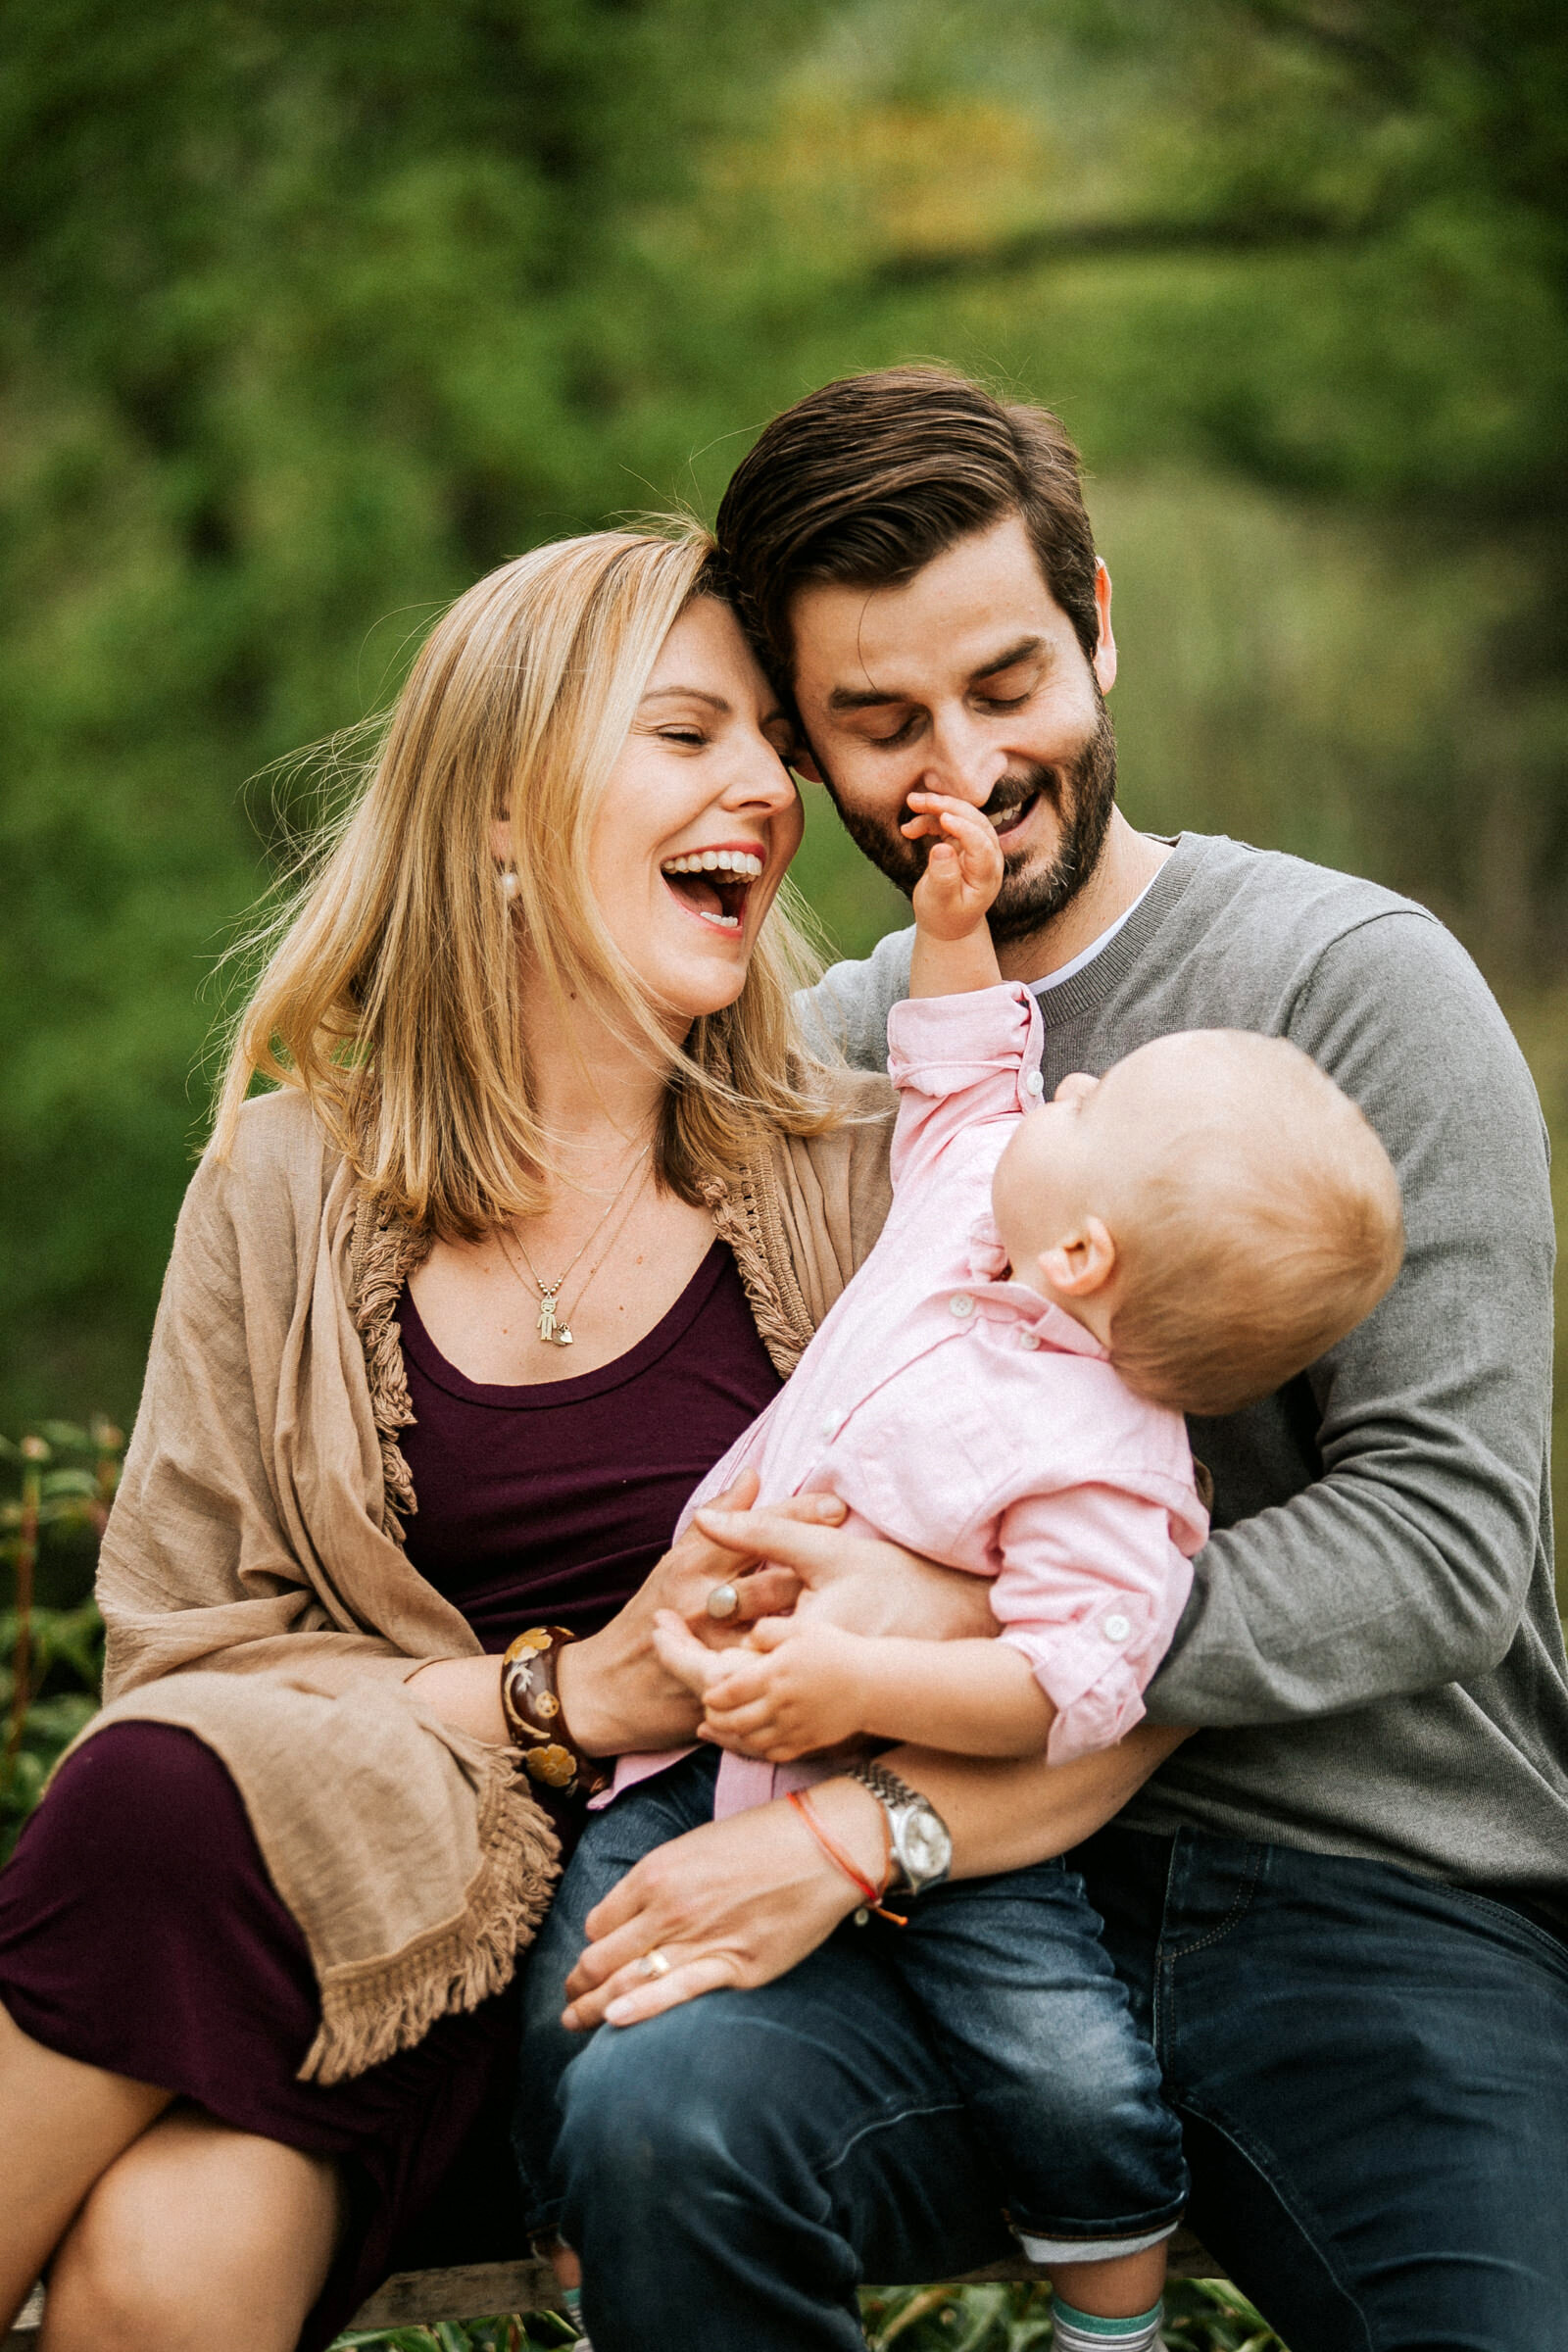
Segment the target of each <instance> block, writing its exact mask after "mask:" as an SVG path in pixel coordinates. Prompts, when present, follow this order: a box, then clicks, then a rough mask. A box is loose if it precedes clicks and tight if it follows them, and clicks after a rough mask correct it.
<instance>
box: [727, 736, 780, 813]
mask: <svg viewBox="0 0 1568 2352" xmlns="http://www.w3.org/2000/svg"><path fill="white" fill-rule="evenodd" d="M794 798H795V778H794V777H793V776H792V775H791V774H790V771H789V769H788V768H787V767H786V766H785V764H784V762H783V760H781V759H780V758H779V755H778V753H777V752H776V751H775V750H774V749H773V746H772V745H771V744H770V743H769V742H768V741H767V740H766V738H765V737H764V736H761V735H760V736H759V737H758V738H757V740H756V742H755V743H747V744H745V745H742V746H740V747H738V749H737V754H736V758H735V760H734V764H733V768H732V771H731V774H730V778H729V781H728V782H727V784H726V785H725V787H724V793H723V800H724V806H725V808H726V809H740V808H747V809H754V808H762V809H783V808H787V807H788V805H789V803H790V802H791V801H793V800H794Z"/></svg>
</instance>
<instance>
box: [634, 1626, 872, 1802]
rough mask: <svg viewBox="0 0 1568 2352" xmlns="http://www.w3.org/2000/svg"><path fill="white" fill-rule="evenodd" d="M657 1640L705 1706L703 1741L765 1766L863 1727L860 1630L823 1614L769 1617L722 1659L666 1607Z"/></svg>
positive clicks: (671, 1666)
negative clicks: (832, 1621)
mask: <svg viewBox="0 0 1568 2352" xmlns="http://www.w3.org/2000/svg"><path fill="white" fill-rule="evenodd" d="M654 1646H655V1648H656V1649H657V1650H658V1651H659V1654H660V1657H661V1658H662V1661H663V1663H664V1665H665V1666H666V1667H667V1668H668V1669H669V1671H670V1673H671V1674H673V1675H676V1676H677V1677H678V1678H679V1679H680V1681H682V1682H683V1683H685V1684H686V1687H687V1689H688V1690H690V1691H696V1693H697V1694H698V1696H699V1697H700V1698H701V1699H702V1701H703V1705H704V1715H703V1720H702V1722H701V1723H700V1724H699V1725H698V1727H697V1728H698V1731H699V1733H700V1735H701V1736H702V1738H703V1739H705V1740H713V1741H714V1742H715V1744H716V1745H717V1746H719V1747H727V1748H733V1749H734V1751H735V1752H736V1754H738V1755H743V1756H760V1757H761V1759H762V1760H763V1762H764V1763H768V1764H793V1763H794V1761H795V1759H796V1758H797V1756H808V1755H815V1754H817V1753H819V1752H820V1751H821V1750H822V1749H823V1748H828V1747H837V1746H838V1745H839V1744H840V1743H841V1742H842V1741H843V1740H850V1739H853V1738H854V1736H855V1735H856V1733H858V1732H860V1731H863V1730H864V1729H865V1726H864V1724H863V1722H862V1721H861V1701H862V1686H863V1680H864V1677H863V1673H862V1671H861V1669H862V1667H863V1662H864V1652H865V1650H866V1647H867V1644H866V1643H865V1642H863V1641H862V1639H861V1638H860V1636H859V1635H858V1634H846V1633H843V1632H841V1631H840V1629H839V1628H838V1627H837V1626H835V1625H830V1624H829V1623H828V1621H827V1619H826V1618H825V1617H814V1618H812V1617H799V1618H797V1617H764V1618H763V1619H762V1621H761V1623H760V1625H756V1626H754V1627H753V1628H752V1631H751V1634H750V1636H749V1637H748V1639H747V1641H746V1642H745V1644H744V1646H743V1647H741V1648H740V1649H730V1650H726V1651H725V1652H724V1654H723V1656H722V1657H719V1656H717V1655H715V1653H714V1652H713V1651H711V1650H706V1649H704V1648H703V1647H702V1646H701V1644H700V1643H697V1642H692V1641H691V1637H690V1635H689V1633H688V1631H687V1629H686V1627H685V1626H683V1625H682V1624H681V1622H680V1620H679V1618H678V1617H675V1616H673V1615H671V1614H670V1612H669V1611H667V1610H665V1611H664V1612H663V1613H662V1615H661V1617H660V1620H659V1627H658V1631H657V1632H656V1633H655V1636H654Z"/></svg>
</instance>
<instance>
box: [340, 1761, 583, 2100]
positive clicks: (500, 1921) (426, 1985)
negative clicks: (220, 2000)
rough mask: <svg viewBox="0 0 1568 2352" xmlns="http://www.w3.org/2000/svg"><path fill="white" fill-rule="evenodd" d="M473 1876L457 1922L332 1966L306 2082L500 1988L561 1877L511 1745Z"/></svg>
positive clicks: (494, 1778)
mask: <svg viewBox="0 0 1568 2352" xmlns="http://www.w3.org/2000/svg"><path fill="white" fill-rule="evenodd" d="M479 1845H480V1851H481V1855H482V1860H481V1862H480V1866H479V1871H478V1875H477V1876H476V1877H475V1878H474V1880H473V1881H472V1882H471V1884H470V1885H469V1887H468V1888H467V1892H466V1900H465V1904H464V1908H463V1910H462V1912H461V1913H460V1914H459V1916H458V1917H457V1918H456V1919H452V1920H446V1921H443V1922H442V1924H441V1925H440V1926H439V1927H437V1928H433V1929H431V1930H430V1931H429V1933H428V1934H427V1935H425V1936H420V1937H419V1938H418V1940H417V1942H415V1943H412V1944H408V1945H405V1947H404V1949H403V1950H402V1951H400V1952H398V1953H396V1954H394V1955H393V1957H392V1958H391V1959H389V1960H384V1961H374V1962H370V1963H368V1964H365V1963H362V1964H360V1965H358V1966H345V1967H339V1968H334V1969H328V1970H327V1971H326V1972H325V1973H324V1974H323V1976H322V1977H321V1979H320V1992H321V2022H320V2026H319V2030H318V2032H317V2035H316V2039H315V2040H314V2041H313V2042H312V2044H311V2046H310V2048H309V2050H308V2051H307V2052H306V2054H305V2060H304V2063H303V2065H302V2066H301V2067H300V2070H299V2080H300V2082H322V2083H331V2082H343V2081H344V2080H346V2078H347V2077H349V2076H351V2075H361V2074H364V2073H365V2071H366V2069H367V2068H368V2067H372V2066H379V2065H380V2064H381V2063H382V2061H383V2060H384V2059H387V2058H392V2057H395V2056H396V2054H397V2053H398V2051H399V2050H408V2049H412V2048H413V2047H414V2046H415V2044H416V2043H417V2042H419V2041H422V2040H423V2038H424V2036H425V2034H428V2033H429V2031H430V2028H431V2027H432V2026H433V2025H434V2024H435V2022H436V2020H437V2019H438V2018H442V2017H446V2016H447V2015H449V2014H450V2013H451V2012H452V2011H454V2010H464V2009H474V2008H477V2006H478V2004H479V2003H480V2002H481V2001H485V2000H488V1999H489V1998H490V1996H491V1995H492V1994H493V1993H497V1992H504V1991H505V1990H506V1988H507V1986H508V1985H510V1984H511V1982H512V1979H513V1976H514V1974H515V1970H516V1965H517V1954H518V1952H519V1950H521V1948H522V1947H523V1946H524V1945H525V1944H527V1943H530V1942H531V1941H532V1940H533V1936H534V1935H535V1933H536V1931H537V1929H538V1926H539V1922H540V1921H541V1920H542V1919H543V1917H544V1915H545V1912H546V1910H547V1909H548V1908H549V1904H550V1897H551V1893H552V1890H553V1888H554V1887H555V1883H556V1880H557V1879H558V1878H559V1877H560V1875H561V1841H560V1839H559V1838H557V1836H556V1833H555V1831H554V1829H553V1828H552V1826H551V1824H550V1821H549V1818H548V1816H547V1815H546V1814H545V1813H544V1812H543V1811H542V1810H541V1808H540V1807H539V1805H538V1804H536V1803H535V1802H534V1800H533V1798H532V1796H531V1795H530V1794H529V1793H528V1784H527V1782H526V1781H525V1780H524V1779H523V1778H522V1777H521V1775H520V1774H519V1773H518V1772H517V1771H516V1769H515V1757H514V1756H513V1753H512V1751H511V1750H510V1749H507V1750H502V1751H499V1752H498V1754H497V1756H496V1759H495V1762H494V1764H493V1766H492V1767H491V1770H490V1772H489V1775H488V1778H487V1780H486V1783H485V1786H484V1789H483V1790H482V1792H481V1794H480V1797H479Z"/></svg>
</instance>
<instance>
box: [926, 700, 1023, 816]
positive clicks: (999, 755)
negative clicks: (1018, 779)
mask: <svg viewBox="0 0 1568 2352" xmlns="http://www.w3.org/2000/svg"><path fill="white" fill-rule="evenodd" d="M1006 772H1007V755H1006V752H1005V750H1004V749H1003V747H1002V746H1001V745H1000V744H998V743H996V742H995V741H994V740H993V739H992V738H991V735H990V733H989V731H988V730H987V729H986V728H983V727H980V726H977V725H976V724H974V723H973V722H972V721H970V720H968V719H967V718H965V717H953V718H949V719H944V720H940V721H939V722H938V723H937V724H936V725H935V726H934V727H933V728H932V731H931V740H930V745H929V748H928V751H927V756H926V761H925V765H924V768H923V769H922V771H921V775H920V782H919V787H918V789H919V790H921V791H923V792H946V793H951V794H952V796H953V798H954V799H955V800H956V801H968V802H969V803H970V804H971V805H972V806H973V807H974V808H976V809H983V808H984V807H985V805H986V803H987V801H988V800H989V799H990V798H991V795H992V793H993V792H994V791H995V789H996V787H997V786H998V784H1000V783H1001V781H1002V779H1003V777H1004V776H1005V774H1006Z"/></svg>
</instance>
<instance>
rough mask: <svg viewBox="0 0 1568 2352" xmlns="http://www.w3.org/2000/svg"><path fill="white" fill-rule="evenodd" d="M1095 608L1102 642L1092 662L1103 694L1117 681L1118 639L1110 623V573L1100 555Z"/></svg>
mask: <svg viewBox="0 0 1568 2352" xmlns="http://www.w3.org/2000/svg"><path fill="white" fill-rule="evenodd" d="M1095 609H1096V611H1097V612H1098V613H1099V614H1100V642H1099V644H1098V645H1097V646H1096V647H1095V659H1094V662H1093V664H1092V666H1093V669H1094V673H1095V676H1096V678H1097V679H1098V681H1099V684H1100V691H1101V693H1102V694H1108V693H1109V692H1110V690H1111V688H1112V687H1113V686H1114V685H1115V683H1116V639H1115V634H1114V632H1113V631H1112V629H1111V625H1110V574H1109V572H1108V571H1107V570H1106V569H1105V566H1104V565H1103V564H1102V563H1101V562H1100V560H1099V559H1098V557H1097V558H1096V561H1095Z"/></svg>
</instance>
